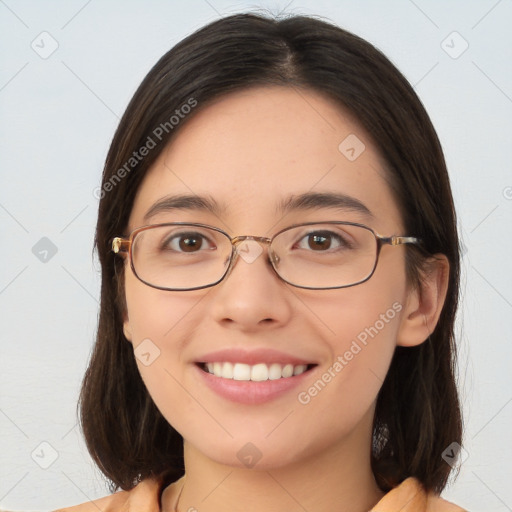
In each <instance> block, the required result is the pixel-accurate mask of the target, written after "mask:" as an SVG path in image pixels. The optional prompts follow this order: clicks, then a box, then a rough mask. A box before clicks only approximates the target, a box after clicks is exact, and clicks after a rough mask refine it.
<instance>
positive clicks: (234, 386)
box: [195, 365, 313, 405]
mask: <svg viewBox="0 0 512 512" xmlns="http://www.w3.org/2000/svg"><path fill="white" fill-rule="evenodd" d="M195 368H196V371H198V372H199V374H200V376H201V378H202V379H203V381H204V382H205V383H206V385H207V386H208V387H209V388H210V389H211V390H213V391H214V392H215V393H217V394H218V395H220V396H221V397H223V398H226V399H227V400H231V401H232V402H237V403H239V404H248V405H257V404H263V403H265V402H270V401H271V400H275V399H276V398H278V397H280V396H282V395H284V394H285V393H287V392H289V391H291V390H292V389H293V388H295V387H297V386H299V385H300V384H301V382H303V381H304V379H305V378H306V377H307V376H308V375H309V374H311V372H312V370H313V368H312V369H310V370H307V371H305V372H304V373H301V374H300V375H294V376H293V377H286V378H281V379H276V380H265V381H262V382H253V381H250V380H234V379H223V378H222V377H216V376H215V375H213V374H211V373H209V372H205V371H204V370H202V369H201V368H199V367H198V366H197V365H196V366H195Z"/></svg>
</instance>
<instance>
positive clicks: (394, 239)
mask: <svg viewBox="0 0 512 512" xmlns="http://www.w3.org/2000/svg"><path fill="white" fill-rule="evenodd" d="M318 224H323V225H325V224H333V225H344V226H357V227H360V228H363V229H366V230H367V231H369V232H370V233H371V234H372V235H373V236H374V237H375V240H376V254H375V264H374V265H373V268H372V271H371V273H370V274H369V275H368V277H365V278H364V279H361V280H360V281H357V282H356V283H352V284H346V285H342V286H329V287H320V288H318V287H311V286H301V285H297V284H295V283H292V282H290V281H287V280H286V279H284V278H283V277H281V276H280V275H279V272H278V270H277V269H276V264H277V262H278V261H279V258H278V256H277V255H276V254H274V253H270V251H269V249H270V246H271V244H272V242H273V240H274V239H275V238H276V237H277V236H279V235H280V234H281V233H284V232H285V231H288V230H290V229H294V228H298V227H302V226H314V225H318ZM164 226H192V227H198V228H206V229H211V230H213V231H217V232H218V233H220V234H222V235H224V236H225V237H226V238H227V239H228V240H229V241H230V242H231V256H230V259H229V263H228V265H227V267H226V271H225V272H224V274H223V275H222V277H220V279H218V280H217V281H215V282H214V283H211V284H207V285H203V286H195V287H193V288H168V287H164V286H156V285H154V284H151V283H148V282H147V281H144V279H142V278H141V277H140V276H139V275H138V274H137V271H136V270H135V267H134V265H133V257H132V247H133V242H134V240H135V238H136V237H137V235H138V234H139V233H142V232H144V231H147V230H149V229H154V228H159V227H164ZM247 240H252V241H255V242H258V243H260V244H263V245H266V246H267V253H268V254H267V260H268V261H269V262H270V263H271V266H272V269H273V270H274V272H275V274H276V275H277V277H278V278H279V279H280V280H281V281H283V282H285V283H287V284H289V285H290V286H293V287H295V288H302V289H305V290H337V289H341V288H350V287H352V286H357V285H358V284H362V283H365V282H366V281H368V280H369V279H370V278H371V277H372V276H373V274H374V273H375V269H376V268H377V264H378V262H379V256H380V252H381V249H382V247H383V246H384V245H391V246H393V247H396V246H398V245H405V244H420V243H421V240H420V239H419V238H417V237H414V236H399V235H391V236H382V235H379V234H378V233H377V232H375V231H374V230H373V229H372V228H370V227H369V226H366V225H364V224H359V223H357V222H347V221H336V220H331V221H323V222H322V221H318V222H304V223H300V224H293V225H291V226H288V227H286V228H284V229H281V230H280V231H278V232H277V233H275V234H274V235H273V236H272V237H271V238H268V237H264V236H253V235H239V236H234V237H231V236H229V234H228V233H226V232H225V231H223V230H222V229H220V228H217V227H215V226H210V225H209V224H201V223H197V222H164V223H161V224H149V225H146V226H141V227H139V228H136V229H134V230H133V231H132V232H131V233H130V235H129V236H128V238H125V237H115V238H113V239H112V242H111V250H112V252H114V253H115V254H127V255H128V258H129V260H130V267H131V269H132V272H133V273H134V275H135V277H136V278H137V279H138V280H139V281H141V282H142V283H144V284H146V285H147V286H150V287H151V288H156V289H157V290H165V291H177V292H185V291H192V290H202V289H204V288H211V287H212V286H216V285H217V284H219V283H220V282H221V281H223V280H224V279H225V278H226V276H228V275H229V273H230V272H231V270H232V269H233V267H234V265H235V263H236V261H237V259H238V251H237V248H238V246H239V245H240V244H241V243H242V242H245V241H247Z"/></svg>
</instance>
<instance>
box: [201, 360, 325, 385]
mask: <svg viewBox="0 0 512 512" xmlns="http://www.w3.org/2000/svg"><path fill="white" fill-rule="evenodd" d="M198 366H199V368H201V370H203V371H204V372H206V373H209V374H211V375H214V376H215V377H221V378H223V379H231V380H243V381H252V382H264V381H267V380H279V379H287V378H290V377H296V376H298V375H302V374H303V373H305V372H307V371H309V370H311V369H312V368H313V367H315V366H316V364H297V365H293V364H279V363H272V364H265V363H258V364H253V365H251V364H245V363H230V362H215V363H210V362H209V363H198Z"/></svg>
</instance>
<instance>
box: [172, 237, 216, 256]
mask: <svg viewBox="0 0 512 512" xmlns="http://www.w3.org/2000/svg"><path fill="white" fill-rule="evenodd" d="M162 248H163V249H164V250H165V249H168V250H169V249H170V250H172V251H176V252H188V253H193V252H199V251H204V250H208V249H215V245H214V244H213V243H212V242H211V241H210V240H209V239H208V238H207V237H206V236H204V235H202V234H201V233H194V232H188V233H179V234H174V235H172V236H170V237H168V238H167V239H166V240H165V241H164V243H163V244H162Z"/></svg>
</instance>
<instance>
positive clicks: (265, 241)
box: [231, 235, 272, 247]
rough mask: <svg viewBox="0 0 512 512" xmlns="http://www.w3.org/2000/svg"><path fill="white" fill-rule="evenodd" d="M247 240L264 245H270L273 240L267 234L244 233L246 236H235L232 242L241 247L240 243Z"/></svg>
mask: <svg viewBox="0 0 512 512" xmlns="http://www.w3.org/2000/svg"><path fill="white" fill-rule="evenodd" d="M246 241H254V242H257V243H259V244H262V245H270V243H271V242H272V240H271V239H270V238H267V237H266V236H252V235H244V236H235V237H233V238H232V239H231V243H232V244H233V245H234V246H235V247H239V246H240V244H242V243H243V242H246Z"/></svg>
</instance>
